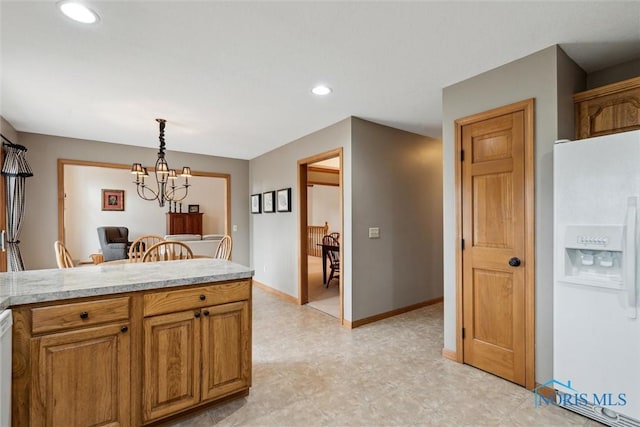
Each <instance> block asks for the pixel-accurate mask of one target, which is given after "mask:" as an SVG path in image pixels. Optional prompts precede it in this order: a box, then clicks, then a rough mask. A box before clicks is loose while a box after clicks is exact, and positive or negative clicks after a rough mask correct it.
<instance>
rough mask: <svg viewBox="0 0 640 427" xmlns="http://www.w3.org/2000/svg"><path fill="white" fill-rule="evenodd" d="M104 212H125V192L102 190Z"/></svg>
mask: <svg viewBox="0 0 640 427" xmlns="http://www.w3.org/2000/svg"><path fill="white" fill-rule="evenodd" d="M102 210H103V211H123V210H124V190H107V189H102Z"/></svg>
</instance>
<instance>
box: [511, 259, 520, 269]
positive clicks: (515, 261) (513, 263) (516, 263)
mask: <svg viewBox="0 0 640 427" xmlns="http://www.w3.org/2000/svg"><path fill="white" fill-rule="evenodd" d="M509 265H510V266H511V267H519V266H520V258H518V257H513V258H511V259H510V260H509Z"/></svg>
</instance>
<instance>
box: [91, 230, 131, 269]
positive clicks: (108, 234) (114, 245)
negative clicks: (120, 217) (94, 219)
mask: <svg viewBox="0 0 640 427" xmlns="http://www.w3.org/2000/svg"><path fill="white" fill-rule="evenodd" d="M98 238H99V239H100V247H101V248H102V255H103V256H104V260H105V261H114V260H116V259H125V258H127V257H128V252H129V246H131V242H130V241H129V229H128V228H127V227H98Z"/></svg>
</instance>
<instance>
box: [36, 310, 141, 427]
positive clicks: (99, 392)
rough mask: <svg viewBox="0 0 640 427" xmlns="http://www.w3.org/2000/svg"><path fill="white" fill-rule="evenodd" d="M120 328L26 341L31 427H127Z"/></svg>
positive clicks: (126, 374)
mask: <svg viewBox="0 0 640 427" xmlns="http://www.w3.org/2000/svg"><path fill="white" fill-rule="evenodd" d="M125 325H126V323H120V324H110V325H105V326H100V327H95V328H89V329H83V330H79V331H72V332H63V333H57V334H51V335H46V336H43V337H40V338H35V339H33V340H32V341H31V354H32V355H33V359H32V366H31V369H32V375H33V377H32V389H31V403H32V406H31V425H32V426H70V427H71V426H96V425H99V426H111V427H115V426H128V425H130V416H131V410H130V406H129V405H130V393H131V390H130V370H131V365H130V360H131V354H130V348H129V345H130V343H129V335H130V334H129V332H128V331H127V329H126V328H125V329H123V326H125Z"/></svg>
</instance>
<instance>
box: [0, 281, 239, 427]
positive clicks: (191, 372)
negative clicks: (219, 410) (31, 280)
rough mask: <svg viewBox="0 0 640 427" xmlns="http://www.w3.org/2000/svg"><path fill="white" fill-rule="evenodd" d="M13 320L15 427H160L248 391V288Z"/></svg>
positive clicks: (100, 304) (181, 293)
mask: <svg viewBox="0 0 640 427" xmlns="http://www.w3.org/2000/svg"><path fill="white" fill-rule="evenodd" d="M13 315H14V329H13V364H12V371H13V381H12V391H13V402H12V418H13V425H14V426H20V427H22V426H38V427H39V426H65V427H76V426H78V427H80V426H81V427H84V426H109V427H125V426H141V425H146V424H155V423H157V422H164V421H165V420H166V419H167V418H169V417H171V416H174V415H177V414H180V413H183V412H187V411H189V410H190V409H193V408H198V407H202V406H206V405H209V404H212V403H214V402H216V401H218V400H224V399H231V398H234V397H235V396H239V395H242V394H246V393H248V391H249V387H250V386H251V281H250V280H239V281H229V282H222V283H212V284H206V285H195V286H185V287H176V288H172V290H161V291H160V290H154V291H140V292H132V293H129V294H120V295H114V296H113V297H111V298H108V297H92V298H84V299H80V300H75V301H73V302H70V303H65V302H60V301H57V302H55V303H40V304H33V305H25V306H20V307H13ZM2 427H4V426H2Z"/></svg>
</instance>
